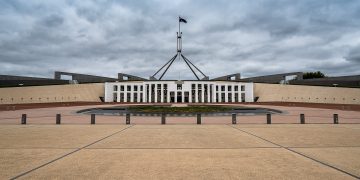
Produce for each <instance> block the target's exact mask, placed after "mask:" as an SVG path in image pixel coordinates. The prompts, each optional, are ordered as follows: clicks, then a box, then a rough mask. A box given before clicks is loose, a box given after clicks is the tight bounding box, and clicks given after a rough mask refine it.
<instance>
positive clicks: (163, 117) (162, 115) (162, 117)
mask: <svg viewBox="0 0 360 180" xmlns="http://www.w3.org/2000/svg"><path fill="white" fill-rule="evenodd" d="M161 124H166V114H161Z"/></svg>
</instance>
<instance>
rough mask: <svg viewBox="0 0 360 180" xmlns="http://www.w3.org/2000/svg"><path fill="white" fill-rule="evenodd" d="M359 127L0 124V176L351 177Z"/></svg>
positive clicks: (358, 155) (357, 158) (359, 150)
mask: <svg viewBox="0 0 360 180" xmlns="http://www.w3.org/2000/svg"><path fill="white" fill-rule="evenodd" d="M359 127H360V125H355V124H351V125H339V126H336V125H307V124H305V125H299V124H291V125H256V124H255V125H1V126H0V143H1V144H0V147H1V149H0V154H1V156H0V164H1V165H0V174H1V179H9V178H13V177H19V178H24V179H254V178H256V179H356V177H359V176H360V171H359V166H360V145H359V144H360V142H359V141H360V140H359V138H357V137H358V136H359V132H360V131H359V129H358V128H359ZM315 131H317V132H318V133H316V132H315ZM333 134H335V135H338V136H344V137H345V138H344V139H343V138H334V137H335V136H334V135H333ZM312 136H313V137H314V136H318V138H316V137H315V138H310V137H312ZM327 136H329V138H326V137H327ZM351 137H354V138H351ZM291 140H292V141H291ZM290 150H292V151H290ZM293 151H295V152H293ZM306 156H308V157H310V158H308V157H306ZM311 158H312V159H311ZM325 164H326V165H325ZM331 166H332V167H331ZM333 167H335V168H333ZM28 171H30V172H28ZM23 173H25V174H23ZM19 175H20V176H19Z"/></svg>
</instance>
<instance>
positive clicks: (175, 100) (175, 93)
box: [174, 90, 177, 103]
mask: <svg viewBox="0 0 360 180" xmlns="http://www.w3.org/2000/svg"><path fill="white" fill-rule="evenodd" d="M174 95H175V99H174V102H175V103H177V90H175V91H174Z"/></svg>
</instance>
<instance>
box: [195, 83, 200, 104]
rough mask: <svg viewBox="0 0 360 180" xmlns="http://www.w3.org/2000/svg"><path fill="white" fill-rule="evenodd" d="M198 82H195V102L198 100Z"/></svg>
mask: <svg viewBox="0 0 360 180" xmlns="http://www.w3.org/2000/svg"><path fill="white" fill-rule="evenodd" d="M198 91H199V89H198V84H195V102H196V103H197V102H199V94H198Z"/></svg>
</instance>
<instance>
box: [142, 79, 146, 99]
mask: <svg viewBox="0 0 360 180" xmlns="http://www.w3.org/2000/svg"><path fill="white" fill-rule="evenodd" d="M142 86H143V90H142V93H143V101H142V102H146V84H144V83H143V85H142Z"/></svg>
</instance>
